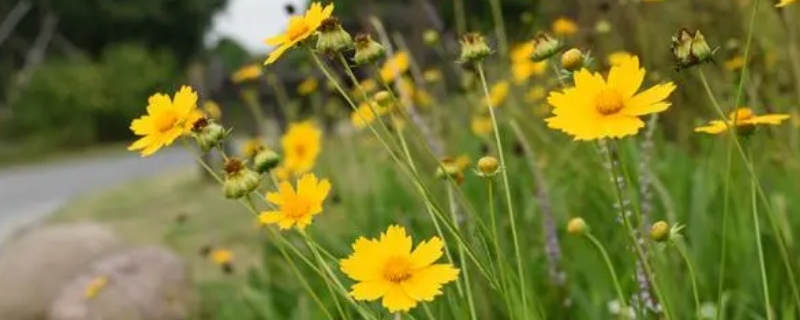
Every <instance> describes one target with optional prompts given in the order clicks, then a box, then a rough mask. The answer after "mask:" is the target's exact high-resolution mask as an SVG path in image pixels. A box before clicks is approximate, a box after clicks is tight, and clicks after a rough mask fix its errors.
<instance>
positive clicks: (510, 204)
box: [475, 63, 530, 319]
mask: <svg viewBox="0 0 800 320" xmlns="http://www.w3.org/2000/svg"><path fill="white" fill-rule="evenodd" d="M475 67H476V68H477V69H478V76H479V77H480V78H481V85H482V86H483V94H484V96H485V97H486V104H487V107H488V108H489V115H490V116H491V118H492V125H493V126H494V130H493V132H494V140H495V143H496V144H497V155H498V157H499V158H500V167H501V168H502V169H501V170H500V174H501V175H502V177H503V187H504V188H505V195H506V206H507V207H508V208H507V209H508V218H509V222H510V223H511V238H512V239H513V241H514V255H515V256H516V259H517V276H518V277H519V282H520V286H519V287H520V298H521V299H522V314H523V315H524V316H523V318H525V319H527V317H528V315H529V314H530V313H529V312H528V299H527V294H528V289H527V284H526V281H525V273H524V271H523V268H522V254H521V253H520V248H519V247H520V245H519V242H520V241H519V236H518V235H517V223H516V217H515V215H514V202H513V201H512V199H511V187H510V183H509V181H508V172H507V171H508V167H507V166H506V159H505V155H504V152H503V143H502V141H501V140H500V127H499V126H498V122H497V117H496V116H495V112H494V106H493V105H492V99H491V96H490V94H489V86H488V84H487V83H486V74H485V72H484V71H483V64H481V63H476V64H475Z"/></svg>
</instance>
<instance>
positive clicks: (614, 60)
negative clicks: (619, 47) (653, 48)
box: [606, 51, 633, 67]
mask: <svg viewBox="0 0 800 320" xmlns="http://www.w3.org/2000/svg"><path fill="white" fill-rule="evenodd" d="M631 56H633V55H632V54H630V52H627V51H614V52H612V53H610V54H609V55H608V57H606V62H608V65H609V66H612V67H613V66H618V65H619V64H621V63H622V62H625V61H628V59H630V58H631Z"/></svg>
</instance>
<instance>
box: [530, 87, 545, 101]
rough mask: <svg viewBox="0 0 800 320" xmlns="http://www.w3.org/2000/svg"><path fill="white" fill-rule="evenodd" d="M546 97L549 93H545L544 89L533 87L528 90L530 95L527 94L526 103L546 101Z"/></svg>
mask: <svg viewBox="0 0 800 320" xmlns="http://www.w3.org/2000/svg"><path fill="white" fill-rule="evenodd" d="M546 95H547V91H545V89H544V87H542V86H533V87H531V89H530V90H528V93H526V94H525V102H527V103H534V102H537V101H539V100H542V99H544V97H545V96H546Z"/></svg>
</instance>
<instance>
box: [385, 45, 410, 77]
mask: <svg viewBox="0 0 800 320" xmlns="http://www.w3.org/2000/svg"><path fill="white" fill-rule="evenodd" d="M409 60H410V58H409V55H408V52H405V51H400V52H397V53H395V54H394V56H392V57H391V58H389V59H386V62H384V63H383V66H381V71H380V74H381V80H383V82H392V81H394V79H395V78H396V77H397V76H398V75H401V74H404V73H406V71H408V67H409V64H410V61H409Z"/></svg>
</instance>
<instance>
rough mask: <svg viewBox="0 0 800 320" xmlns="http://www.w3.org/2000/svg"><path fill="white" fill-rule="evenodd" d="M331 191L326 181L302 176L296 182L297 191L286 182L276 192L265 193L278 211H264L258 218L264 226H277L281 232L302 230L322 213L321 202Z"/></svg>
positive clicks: (311, 176)
mask: <svg viewBox="0 0 800 320" xmlns="http://www.w3.org/2000/svg"><path fill="white" fill-rule="evenodd" d="M330 190H331V183H330V182H329V181H328V179H322V180H317V176H315V175H314V174H313V173H307V174H304V175H303V176H302V177H300V179H299V180H298V181H297V191H295V188H294V187H292V184H291V183H289V182H288V181H283V182H281V183H280V184H279V185H278V192H270V193H267V200H269V202H272V203H274V204H276V205H277V206H278V207H279V209H278V211H265V212H262V213H261V214H260V215H259V216H258V220H259V221H260V222H261V223H262V224H264V225H267V224H277V225H278V227H280V228H281V230H285V229H289V228H291V227H292V226H295V225H296V226H297V228H298V229H300V230H303V229H305V228H306V227H307V226H308V225H309V224H311V220H312V219H313V217H314V216H315V215H318V214H320V213H322V202H323V201H325V198H326V197H327V196H328V192H329V191H330Z"/></svg>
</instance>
